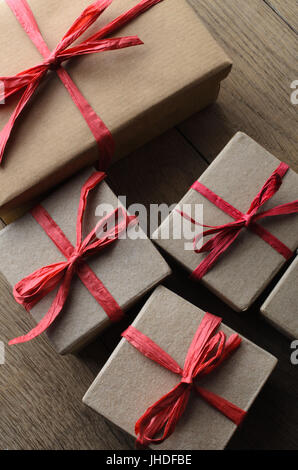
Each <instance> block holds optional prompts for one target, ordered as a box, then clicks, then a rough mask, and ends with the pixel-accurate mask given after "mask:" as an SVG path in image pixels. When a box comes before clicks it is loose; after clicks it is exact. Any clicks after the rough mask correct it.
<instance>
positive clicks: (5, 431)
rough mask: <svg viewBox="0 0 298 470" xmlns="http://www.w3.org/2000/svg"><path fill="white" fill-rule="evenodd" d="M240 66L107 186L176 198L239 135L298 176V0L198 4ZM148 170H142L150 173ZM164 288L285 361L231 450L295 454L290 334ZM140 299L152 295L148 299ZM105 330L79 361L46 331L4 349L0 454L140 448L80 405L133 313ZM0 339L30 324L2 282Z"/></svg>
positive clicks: (297, 379) (171, 283) (193, 288)
mask: <svg viewBox="0 0 298 470" xmlns="http://www.w3.org/2000/svg"><path fill="white" fill-rule="evenodd" d="M190 2H191V4H192V5H193V7H194V8H195V9H196V11H197V13H198V15H199V16H200V17H201V18H202V20H203V22H204V23H205V25H206V26H207V27H208V28H209V30H210V31H211V32H212V33H213V35H214V37H215V38H216V39H217V40H218V41H219V43H220V44H221V45H222V46H223V47H224V48H225V50H226V51H227V52H228V53H229V55H230V56H231V58H232V59H233V61H234V69H233V72H232V74H231V75H230V77H229V78H228V79H227V80H226V81H225V82H224V83H223V85H222V90H221V94H220V98H219V100H218V102H217V104H215V105H213V106H211V107H209V108H208V109H206V110H205V111H203V112H201V113H199V114H198V115H196V116H193V117H192V118H191V119H189V120H188V121H187V122H184V123H183V124H181V125H180V126H178V127H177V128H175V129H173V130H171V131H169V132H167V133H166V134H165V135H163V136H161V137H160V138H158V139H157V140H155V141H154V142H151V143H150V144H149V145H147V146H146V147H144V148H143V149H141V150H139V151H137V152H135V153H134V154H133V155H131V156H129V157H128V158H126V159H124V160H122V161H121V162H120V163H118V164H117V165H115V167H113V168H112V169H111V171H110V178H109V179H110V183H111V186H112V188H113V189H114V191H115V192H116V193H117V194H119V195H120V194H121V195H122V194H126V195H127V197H128V203H132V202H136V201H137V202H139V203H144V204H145V205H147V206H148V205H149V204H150V203H161V202H165V203H169V204H172V203H173V202H178V201H179V199H180V198H181V197H182V196H183V195H184V194H185V192H186V189H187V188H188V187H189V185H190V184H191V183H192V182H193V181H194V179H195V178H197V177H198V176H199V175H200V174H201V173H202V172H203V171H204V170H205V168H206V167H207V165H208V163H210V162H211V161H212V160H213V159H214V158H215V157H216V155H217V154H218V153H219V151H220V150H221V149H222V148H223V147H224V145H225V144H226V143H227V142H228V141H229V139H230V138H231V137H232V136H233V135H234V133H235V132H236V131H238V130H242V131H244V132H246V133H247V134H248V135H250V136H251V137H253V138H255V139H256V140H257V141H258V142H259V143H260V144H262V145H263V146H264V147H265V148H267V149H268V150H269V151H271V152H272V153H273V154H274V155H276V156H277V157H278V158H280V159H281V160H284V161H286V162H288V163H289V164H290V165H291V166H292V168H294V169H295V170H296V171H298V157H297V124H298V122H297V106H296V107H295V106H294V105H293V104H291V101H290V95H291V93H292V91H293V90H291V88H290V85H291V83H292V82H293V81H294V80H295V79H298V69H297V46H298V44H297V28H298V24H297V18H298V3H297V0H249V1H246V0H190ZM144 175H146V177H144ZM174 268H175V275H174V276H173V277H172V278H171V279H169V280H168V281H167V282H166V285H167V286H168V287H169V288H170V289H172V290H174V291H175V292H177V293H178V294H180V295H182V296H183V297H185V298H186V299H188V300H189V301H191V302H193V303H194V304H196V305H197V306H199V307H201V308H203V309H206V310H209V311H212V312H214V313H215V314H218V315H220V316H223V317H224V321H225V323H226V324H228V325H229V326H231V327H232V328H234V329H235V330H237V331H239V333H241V334H242V335H244V336H246V337H247V338H249V339H250V340H252V341H254V342H255V343H256V344H258V345H259V346H261V347H263V348H264V349H266V350H268V351H269V352H271V353H272V354H273V355H275V356H276V357H277V358H278V359H279V364H278V366H277V368H276V370H275V372H274V373H273V375H272V376H271V378H270V379H269V381H268V383H267V385H266V386H265V388H264V389H263V391H262V392H261V394H260V396H259V397H258V398H257V400H256V401H255V403H254V405H253V406H252V408H251V411H250V413H249V415H248V417H247V419H246V421H245V423H244V424H243V426H242V428H241V429H240V430H238V431H237V433H236V434H235V436H234V438H233V439H232V440H231V442H230V444H229V447H228V448H229V449H298V406H297V400H298V366H296V367H295V366H293V365H291V363H290V353H291V350H290V341H289V340H287V339H286V338H285V337H284V336H282V335H281V334H280V333H278V332H277V331H276V330H274V329H273V328H272V327H271V326H270V325H269V324H267V323H266V322H265V321H263V320H262V319H261V318H260V315H259V313H258V312H259V306H260V304H261V302H262V300H263V299H264V297H265V295H266V294H265V295H264V296H263V297H262V299H261V300H259V302H258V303H257V305H255V306H254V308H252V309H251V310H250V311H249V312H247V313H246V314H242V315H239V314H236V313H234V312H233V311H232V310H230V309H229V308H228V307H226V306H225V305H224V304H222V303H221V302H220V301H218V300H217V299H216V298H215V297H214V296H213V295H212V294H210V293H209V292H208V291H207V290H206V289H205V288H204V287H202V286H197V285H194V284H192V283H190V282H189V281H188V280H187V276H186V275H185V273H184V272H182V271H180V270H179V269H177V267H176V266H175V267H174ZM143 302H144V300H143ZM143 302H142V303H140V304H139V305H138V306H136V307H135V308H134V309H133V311H132V312H130V314H129V315H128V318H127V320H126V321H124V322H122V323H121V324H119V325H117V326H116V327H113V328H111V329H109V330H108V331H107V332H106V333H105V334H104V335H103V336H102V337H100V339H98V340H97V341H95V342H94V343H92V344H91V345H90V346H88V347H87V348H86V349H84V350H83V351H82V352H81V353H80V354H79V355H78V356H67V357H60V356H58V355H57V354H55V353H54V352H53V350H52V349H51V347H50V346H49V345H48V343H47V342H46V340H45V339H44V338H42V339H38V340H37V341H34V342H32V343H30V344H25V345H21V346H19V347H14V348H6V361H5V365H1V366H0V449H108V450H109V449H110V450H111V449H115V450H116V449H132V448H133V442H132V441H131V439H129V438H128V437H127V436H125V435H124V434H123V433H122V432H121V431H119V430H118V429H116V428H115V427H114V426H113V425H111V424H110V423H107V422H106V421H104V420H103V419H102V418H101V417H100V416H98V415H96V414H95V413H94V412H93V411H91V410H90V409H87V408H86V407H85V406H84V405H82V403H81V399H82V396H83V395H84V393H85V392H86V390H87V388H88V387H89V386H90V384H91V382H92V381H93V379H94V377H95V376H96V375H97V373H98V372H99V370H100V369H101V367H102V366H103V364H104V363H105V361H106V360H107V358H108V357H109V355H110V353H111V352H112V351H113V349H114V347H115V346H116V345H117V343H118V341H119V335H120V333H121V331H123V330H124V329H125V328H126V327H127V326H128V325H129V323H130V322H131V321H132V320H133V319H134V317H135V315H137V313H138V311H139V309H140V307H141V305H142V304H143ZM0 325H1V327H0V328H1V330H0V331H1V334H0V338H1V340H3V341H6V340H7V339H10V338H12V337H14V336H15V333H16V332H19V331H27V330H28V329H29V328H30V327H32V322H31V320H30V317H29V316H28V315H27V314H26V312H25V311H24V310H23V309H22V308H19V307H18V306H16V304H15V302H14V301H13V298H12V295H11V292H10V289H9V287H8V286H7V283H6V281H5V280H4V279H3V278H0Z"/></svg>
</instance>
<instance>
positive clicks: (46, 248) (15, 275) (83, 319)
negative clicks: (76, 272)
mask: <svg viewBox="0 0 298 470" xmlns="http://www.w3.org/2000/svg"><path fill="white" fill-rule="evenodd" d="M93 171H94V170H90V169H87V170H84V172H82V174H81V175H80V176H77V177H75V178H73V179H71V180H70V181H69V182H67V183H66V184H65V185H64V186H62V187H60V188H59V189H58V190H57V191H56V192H54V193H53V194H52V195H51V196H50V197H49V198H47V199H46V200H44V201H43V202H42V206H43V207H44V208H45V209H46V210H47V211H48V212H49V214H50V215H51V217H52V218H53V219H54V221H55V222H56V223H57V224H58V226H59V227H60V228H61V229H62V231H63V232H64V233H65V235H66V237H67V238H68V239H69V240H70V242H71V243H72V244H73V245H74V246H75V244H76V218H77V210H78V204H79V198H80V191H81V187H82V185H83V183H84V182H85V181H86V179H87V178H88V176H90V174H91V173H92V172H93ZM99 204H109V205H112V206H113V207H114V208H117V207H118V199H117V197H116V196H115V195H114V193H113V192H112V191H111V189H110V188H109V186H108V185H107V184H106V183H105V182H104V181H103V182H102V183H100V185H99V186H98V187H97V188H96V189H95V190H93V192H92V193H91V195H90V199H89V202H88V205H87V211H86V213H85V218H84V227H85V228H86V235H87V234H88V233H89V232H90V231H91V230H92V229H93V228H94V227H95V226H96V223H97V222H98V221H99V220H100V219H99V218H98V217H96V216H95V210H96V207H97V206H98V205H99ZM0 259H1V271H2V273H3V274H4V276H5V277H6V278H7V280H8V282H9V283H10V284H11V285H12V286H13V285H15V284H16V283H17V282H19V281H20V280H21V279H23V278H24V277H26V276H28V275H29V274H31V273H33V272H34V271H35V270H37V269H39V268H41V267H42V266H47V265H49V264H52V263H56V262H60V261H65V258H64V257H63V255H62V254H61V253H60V251H59V250H58V248H56V246H55V245H54V243H53V242H52V241H51V240H50V239H49V237H48V236H47V235H46V234H45V232H44V230H43V229H42V228H41V227H40V226H39V224H38V223H37V222H36V221H35V220H34V219H33V217H32V216H31V214H27V215H25V216H24V217H22V218H21V219H19V220H17V221H16V222H14V223H12V224H11V225H8V226H7V227H6V228H5V229H3V230H2V231H1V232H0ZM87 264H88V265H89V266H90V267H91V269H92V270H93V271H94V272H95V274H96V275H97V277H98V278H99V279H100V280H101V281H102V282H103V284H104V285H105V287H106V288H107V289H108V291H109V292H110V293H111V294H112V296H113V297H114V299H115V300H116V301H117V302H118V304H119V305H120V307H121V308H122V309H123V310H127V309H129V308H130V307H131V306H132V304H133V303H135V302H136V301H137V300H138V299H140V298H141V297H142V296H143V295H144V294H145V293H146V292H147V291H149V290H150V289H152V288H153V287H154V286H156V285H157V284H158V283H159V282H161V281H162V280H163V279H164V278H165V277H167V276H168V275H169V274H170V269H169V267H168V266H167V264H166V262H165V261H164V260H163V259H162V257H161V256H160V254H159V253H158V251H157V249H156V248H155V247H154V245H153V244H152V242H151V241H150V240H148V239H147V238H146V237H145V238H144V239H137V240H132V239H130V238H129V237H127V238H126V239H121V240H117V241H116V242H115V243H114V244H113V246H111V247H109V248H107V249H104V250H103V251H101V252H100V253H99V254H97V255H95V256H94V257H91V258H88V260H87ZM55 294H56V291H55V292H52V293H50V294H49V295H47V296H46V297H45V298H44V299H43V300H42V301H40V302H39V303H38V304H37V305H36V306H35V307H34V308H33V309H32V310H31V313H32V315H33V317H34V319H35V320H36V321H40V320H41V318H42V317H43V316H44V315H45V313H46V312H47V311H48V309H49V307H50V305H51V303H52V301H53V298H54V296H55ZM109 324H110V320H109V318H108V317H107V315H106V314H105V312H104V310H103V309H102V307H101V306H100V305H99V304H98V303H97V301H96V300H95V298H94V297H93V296H92V295H91V294H90V292H89V291H88V290H87V289H86V287H85V286H84V285H83V284H82V283H81V281H80V280H79V278H78V277H77V276H74V278H73V280H72V284H71V290H70V295H69V297H68V299H67V303H66V304H65V307H64V309H63V310H62V312H61V313H60V315H59V317H58V318H57V319H56V321H55V323H54V324H53V325H52V326H51V327H50V328H49V329H48V336H49V339H50V341H51V342H52V343H53V346H54V347H55V349H56V350H57V351H58V352H60V353H62V354H65V353H69V352H73V351H74V350H77V349H78V348H80V347H82V346H83V345H84V344H85V343H86V342H87V341H89V340H90V339H92V338H93V337H94V336H95V335H97V334H98V333H99V332H100V331H101V330H103V329H104V328H106V327H107V326H108V325H109ZM15 333H16V336H17V335H19V334H25V333H26V332H21V331H16V332H15ZM11 339H12V338H11Z"/></svg>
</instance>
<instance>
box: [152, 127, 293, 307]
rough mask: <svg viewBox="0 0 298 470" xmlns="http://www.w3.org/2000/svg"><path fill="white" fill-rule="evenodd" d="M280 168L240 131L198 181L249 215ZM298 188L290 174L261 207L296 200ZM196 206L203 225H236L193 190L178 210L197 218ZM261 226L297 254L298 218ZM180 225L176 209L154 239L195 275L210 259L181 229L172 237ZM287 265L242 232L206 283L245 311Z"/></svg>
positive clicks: (273, 219) (250, 234) (264, 222)
mask: <svg viewBox="0 0 298 470" xmlns="http://www.w3.org/2000/svg"><path fill="white" fill-rule="evenodd" d="M279 164H280V161H279V160H278V159H277V158H275V157H274V156H273V155H271V154H270V153H268V152H267V151H266V150H265V149H264V148H263V147H261V146H260V145H259V144H257V143H256V142H255V141H254V140H253V139H251V138H250V137H248V136H247V135H245V134H243V133H241V132H239V133H237V134H236V135H235V136H234V138H233V139H232V140H231V141H230V142H229V144H228V145H227V146H226V147H225V148H224V150H223V151H222V152H221V153H220V155H219V156H218V157H217V158H216V159H215V160H214V161H213V163H212V164H211V165H210V166H209V167H208V169H207V170H206V171H205V172H204V173H203V175H202V176H201V177H200V178H199V180H198V181H199V182H200V183H202V184H203V185H205V186H206V187H207V188H208V189H210V190H211V191H213V192H214V193H215V194H216V195H218V196H220V197H221V198H223V199H224V200H225V201H227V202H228V203H229V204H231V205H232V206H233V207H235V208H236V209H238V210H240V211H241V212H242V213H244V214H245V213H246V212H247V211H248V209H249V207H250V205H251V203H252V201H253V199H254V198H255V197H256V196H257V194H258V193H259V192H260V191H261V188H262V187H263V185H264V184H265V182H266V181H267V179H268V178H269V177H270V176H271V175H272V173H273V172H274V171H275V170H276V168H277V167H278V165H279ZM297 188H298V175H297V173H295V172H294V171H292V170H289V171H288V172H287V174H286V175H285V177H284V178H283V183H282V185H281V187H280V189H279V190H278V192H277V193H276V194H275V195H274V196H273V198H272V199H270V200H269V201H268V202H267V203H266V204H265V205H264V206H263V207H262V211H265V210H267V209H270V208H272V207H275V206H278V205H281V204H285V203H289V202H292V201H295V200H297V196H298V191H297ZM197 205H202V207H203V221H202V220H201V221H200V222H201V223H202V222H203V223H204V224H205V225H209V226H219V225H222V224H227V223H230V222H233V219H232V218H231V217H230V216H229V215H227V214H226V213H225V212H223V211H222V210H221V209H219V208H218V207H216V206H215V205H214V204H213V203H212V202H210V201H209V200H207V199H206V198H205V197H204V196H202V195H201V194H199V193H198V192H197V191H195V190H193V189H190V190H189V191H188V192H187V194H186V195H185V197H184V198H183V199H182V200H181V201H180V203H179V208H180V210H181V208H182V209H183V210H184V212H185V213H186V214H187V215H189V216H192V217H195V208H196V207H197ZM258 223H259V224H260V225H261V226H263V227H264V228H265V229H267V230H268V231H269V232H270V233H271V234H272V235H274V236H275V237H277V238H278V239H279V240H280V241H281V242H283V243H284V244H285V245H286V246H287V247H288V248H289V249H290V250H292V251H293V252H294V251H295V250H296V249H297V247H298V215H297V214H292V215H283V216H278V217H268V218H266V219H262V220H260V221H258ZM181 224H182V222H181V215H180V214H179V213H178V212H177V211H176V210H174V211H173V212H172V214H171V215H170V217H169V218H167V219H166V220H165V221H164V222H163V224H162V225H161V226H160V227H159V229H158V230H157V231H156V233H154V235H153V238H154V239H155V241H156V243H157V245H159V246H160V247H161V248H162V249H163V250H165V252H167V253H169V254H170V255H171V256H173V257H174V258H175V259H176V260H177V261H178V262H179V263H180V264H182V265H183V266H184V267H185V268H186V269H187V270H188V271H189V272H193V271H194V270H195V269H196V268H197V266H198V265H199V264H200V262H201V261H202V260H203V259H204V258H205V256H206V255H205V254H198V253H196V252H195V251H194V250H193V248H192V243H191V242H192V239H191V240H190V239H185V238H184V236H183V230H182V237H180V238H178V237H176V238H175V239H174V237H173V236H171V234H172V233H173V228H174V229H175V227H177V226H178V227H179V226H181ZM183 224H186V225H188V226H189V224H191V222H190V221H188V220H186V219H185V220H184V221H183ZM168 227H170V229H169V233H170V237H167V238H166V237H164V236H163V238H162V233H163V231H164V230H165V229H166V228H168ZM182 228H183V227H182ZM198 228H200V227H196V226H195V225H193V224H192V229H193V231H195V229H196V230H197V229H198ZM206 230H207V229H206ZM166 232H167V230H166ZM206 240H207V239H206ZM206 240H204V242H205V241H206ZM186 242H187V243H188V245H189V244H190V245H191V249H187V250H186V249H185V243H186ZM285 262H286V260H285V258H284V257H283V256H282V255H281V254H279V253H278V252H277V251H276V250H275V249H273V248H272V246H270V245H269V244H268V243H266V242H265V241H264V240H263V239H261V238H260V237H259V236H257V235H256V234H255V233H253V232H252V231H250V230H246V229H243V230H242V232H241V234H240V236H239V237H238V238H237V239H236V241H234V243H233V244H232V245H231V246H230V247H229V248H228V249H227V251H226V252H225V253H224V254H223V255H222V256H221V257H220V258H219V259H218V261H217V263H216V264H215V265H214V266H213V267H212V268H211V270H210V271H209V272H208V273H207V274H206V275H205V276H204V277H203V279H202V282H203V283H204V284H205V285H206V286H207V287H208V288H209V289H210V290H211V291H213V292H214V293H215V294H216V295H217V296H219V297H220V298H221V299H222V300H223V301H224V302H226V303H227V304H228V305H230V306H231V307H232V308H233V309H234V310H236V311H245V310H247V309H248V308H249V307H250V306H251V305H252V303H253V302H254V301H255V300H256V299H257V297H258V296H259V295H260V294H261V293H262V291H263V290H264V289H265V287H266V286H267V285H268V284H269V282H270V281H271V280H272V279H273V278H274V276H275V275H276V274H277V273H278V271H279V270H280V269H281V267H282V266H283V265H284V264H285Z"/></svg>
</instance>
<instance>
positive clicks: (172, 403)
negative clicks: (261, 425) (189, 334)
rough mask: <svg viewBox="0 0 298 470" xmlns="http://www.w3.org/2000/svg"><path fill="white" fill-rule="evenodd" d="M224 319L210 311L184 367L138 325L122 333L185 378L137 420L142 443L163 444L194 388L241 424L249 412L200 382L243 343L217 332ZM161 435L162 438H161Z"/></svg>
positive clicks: (139, 438)
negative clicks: (141, 330) (142, 331)
mask: <svg viewBox="0 0 298 470" xmlns="http://www.w3.org/2000/svg"><path fill="white" fill-rule="evenodd" d="M221 321H222V319H221V318H219V317H216V316H214V315H211V314H210V313H206V315H205V316H204V318H203V320H202V322H201V324H200V326H199V328H198V330H197V332H196V334H195V337H194V339H193V341H192V343H191V346H190V348H189V350H188V353H187V356H186V360H185V363H184V368H183V369H182V368H181V367H180V366H179V364H177V362H176V361H175V360H174V359H173V358H172V357H171V356H169V355H168V354H167V353H166V352H165V351H163V350H162V349H161V348H160V347H159V346H158V345H157V344H156V343H154V342H153V341H152V340H151V339H150V338H148V337H147V336H145V335H144V334H143V333H141V332H140V331H138V330H137V329H136V328H134V327H132V326H130V327H129V328H128V329H127V330H126V331H125V332H124V333H123V334H122V336H123V337H124V338H125V339H126V340H127V341H128V342H129V343H130V344H131V345H132V346H134V347H135V348H136V349H137V350H138V351H140V352H141V353H142V354H143V355H144V356H146V357H148V358H149V359H151V360H152V361H154V362H156V363H157V364H160V365H161V366H162V367H164V368H165V369H168V370H170V371H171V372H173V373H174V374H177V375H180V376H181V377H182V379H181V381H180V383H179V384H178V385H176V387H174V388H173V390H171V391H170V392H169V393H168V394H166V395H164V396H163V397H162V398H161V399H160V400H158V401H157V402H156V403H155V404H154V405H152V406H150V408H148V410H147V411H146V412H145V413H144V415H143V416H142V417H141V418H140V419H139V420H138V421H137V423H136V425H135V432H136V435H137V444H138V445H140V446H142V447H143V446H145V447H147V446H148V445H150V444H160V443H161V442H163V441H165V440H166V439H167V438H168V437H169V436H170V435H171V434H173V432H174V431H175V428H176V425H177V423H178V421H179V419H180V418H181V416H182V415H183V413H184V411H185V409H186V406H187V404H188V401H189V398H190V394H191V391H192V390H193V389H194V390H195V391H196V392H197V393H198V395H199V396H200V397H201V398H202V399H203V400H205V401H206V402H207V403H209V404H210V405H211V406H213V407H214V408H216V409H217V410H219V411H220V412H221V413H222V414H223V415H225V416H226V417H227V418H228V419H230V420H231V421H233V422H234V423H235V424H237V425H240V424H241V422H242V421H243V419H244V417H245V415H246V412H245V411H243V410H241V409H240V408H238V407H237V406H236V405H233V404H232V403H230V402H228V401H227V400H225V399H224V398H222V397H219V396H218V395H215V394H214V393H212V392H210V391H208V390H206V389H204V388H202V387H200V386H199V385H198V383H197V381H198V379H200V378H202V377H204V376H206V375H208V374H210V373H211V372H213V371H214V370H215V369H216V368H218V367H219V366H220V365H221V364H222V362H223V361H225V360H226V359H227V358H228V357H229V356H230V355H231V354H232V352H233V351H235V350H236V349H237V348H238V347H239V346H240V344H241V338H240V337H239V336H238V335H237V334H233V335H232V336H231V337H230V338H229V339H228V340H227V338H226V335H225V334H224V333H223V332H222V331H219V332H217V333H216V330H217V329H218V328H219V326H220V324H221ZM160 435H161V437H157V436H160Z"/></svg>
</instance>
